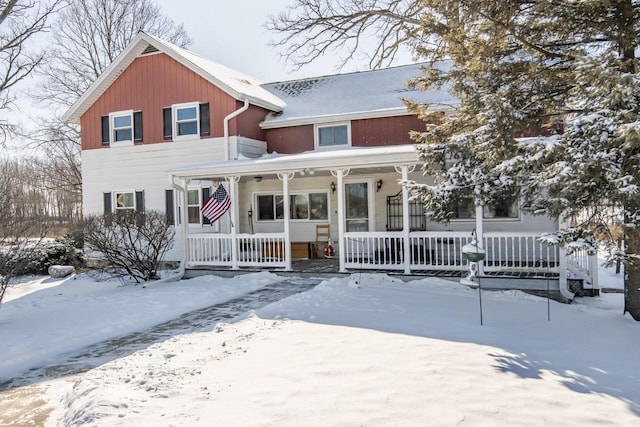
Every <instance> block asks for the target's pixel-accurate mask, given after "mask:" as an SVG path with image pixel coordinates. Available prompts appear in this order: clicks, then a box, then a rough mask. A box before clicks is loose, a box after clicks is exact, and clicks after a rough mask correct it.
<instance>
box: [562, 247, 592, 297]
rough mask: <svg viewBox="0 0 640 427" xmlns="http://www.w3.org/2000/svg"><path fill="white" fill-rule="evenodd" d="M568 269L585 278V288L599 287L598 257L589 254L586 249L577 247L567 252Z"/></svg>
mask: <svg viewBox="0 0 640 427" xmlns="http://www.w3.org/2000/svg"><path fill="white" fill-rule="evenodd" d="M567 270H569V272H570V273H572V274H573V275H575V276H578V277H580V278H582V279H584V283H583V287H584V288H592V289H597V288H598V257H597V256H595V255H589V253H588V252H587V250H586V249H576V250H574V251H573V252H572V253H570V254H567Z"/></svg>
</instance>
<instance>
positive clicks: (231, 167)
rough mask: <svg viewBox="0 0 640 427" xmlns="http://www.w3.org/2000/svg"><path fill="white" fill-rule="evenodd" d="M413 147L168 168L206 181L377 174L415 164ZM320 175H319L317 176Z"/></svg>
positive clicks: (310, 153)
mask: <svg viewBox="0 0 640 427" xmlns="http://www.w3.org/2000/svg"><path fill="white" fill-rule="evenodd" d="M418 163H419V161H418V156H417V153H416V150H415V146H414V145H409V144H407V145H393V146H385V147H371V148H349V149H335V150H322V151H320V150H319V151H308V152H304V153H298V154H268V155H265V156H262V157H259V158H257V159H242V160H231V161H223V162H213V163H199V164H193V165H187V166H183V167H179V168H174V169H170V170H168V171H167V172H168V173H169V174H170V175H172V176H174V177H177V178H183V179H206V178H218V177H227V176H240V177H243V176H251V177H253V176H257V175H261V176H266V175H270V174H277V173H284V172H300V171H310V170H313V171H317V172H318V173H319V174H323V175H324V174H326V173H328V171H330V170H336V169H358V170H359V171H360V170H370V171H380V170H381V169H380V168H384V169H386V168H390V169H391V168H393V167H394V166H411V165H415V164H418ZM320 176H321V175H320Z"/></svg>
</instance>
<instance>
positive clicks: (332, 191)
mask: <svg viewBox="0 0 640 427" xmlns="http://www.w3.org/2000/svg"><path fill="white" fill-rule="evenodd" d="M329 188H331V194H333V193H335V192H336V183H335V182H332V183H331V185H329Z"/></svg>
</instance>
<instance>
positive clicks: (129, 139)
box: [102, 110, 142, 146]
mask: <svg viewBox="0 0 640 427" xmlns="http://www.w3.org/2000/svg"><path fill="white" fill-rule="evenodd" d="M134 142H142V111H133V110H127V111H117V112H114V113H110V114H109V115H108V116H103V117H102V145H111V146H117V145H131V144H133V143H134Z"/></svg>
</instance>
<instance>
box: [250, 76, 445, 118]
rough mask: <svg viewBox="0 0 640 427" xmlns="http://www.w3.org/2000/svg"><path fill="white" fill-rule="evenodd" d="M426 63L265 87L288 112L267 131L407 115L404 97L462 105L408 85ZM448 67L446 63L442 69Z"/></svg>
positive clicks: (437, 92) (442, 105) (439, 93)
mask: <svg viewBox="0 0 640 427" xmlns="http://www.w3.org/2000/svg"><path fill="white" fill-rule="evenodd" d="M425 66H427V64H412V65H405V66H399V67H392V68H386V69H381V70H373V71H363V72H355V73H348V74H336V75H329V76H323V77H314V78H306V79H300V80H290V81H284V82H275V83H268V84H265V85H263V86H262V87H263V88H265V89H267V90H269V91H270V92H272V93H273V94H274V95H276V96H277V97H278V98H280V99H282V100H284V102H286V104H287V108H286V109H285V110H284V111H283V112H282V113H278V114H273V115H270V116H269V117H267V119H266V120H265V121H264V122H263V123H262V124H261V126H262V127H263V128H272V127H281V126H291V125H297V124H307V123H318V122H321V121H335V120H340V117H341V116H342V117H343V118H344V117H347V116H350V117H349V118H352V117H353V116H362V117H363V118H364V117H374V116H377V117H383V116H393V115H401V114H407V109H406V106H405V104H404V103H403V102H402V98H406V99H410V100H412V101H418V102H423V103H427V104H429V105H430V108H431V109H435V110H440V109H441V110H447V109H449V108H450V107H451V106H452V105H454V104H457V103H458V101H457V100H456V98H454V97H453V96H452V95H450V94H449V93H448V91H447V90H446V88H441V89H432V90H429V91H417V90H413V89H409V88H408V87H407V82H408V81H409V80H410V79H412V78H414V77H417V76H418V75H420V74H421V73H422V72H423V70H422V68H423V67H425ZM444 66H446V64H443V67H444Z"/></svg>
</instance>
